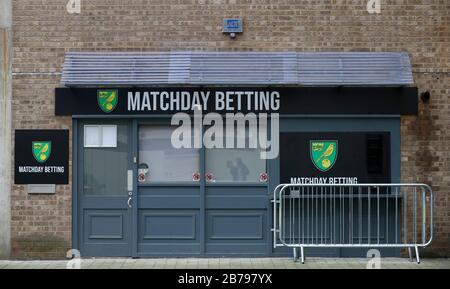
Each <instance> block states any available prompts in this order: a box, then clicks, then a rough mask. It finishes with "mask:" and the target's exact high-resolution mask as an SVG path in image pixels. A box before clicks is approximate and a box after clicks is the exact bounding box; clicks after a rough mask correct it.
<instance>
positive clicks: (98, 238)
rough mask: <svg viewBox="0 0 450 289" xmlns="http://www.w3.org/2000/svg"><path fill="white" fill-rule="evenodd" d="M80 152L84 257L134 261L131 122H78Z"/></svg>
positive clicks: (80, 241)
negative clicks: (129, 258)
mask: <svg viewBox="0 0 450 289" xmlns="http://www.w3.org/2000/svg"><path fill="white" fill-rule="evenodd" d="M77 146H78V151H77V158H78V160H77V161H78V163H77V179H78V182H77V187H78V188H77V190H78V216H77V217H78V244H79V248H80V251H81V254H82V256H131V255H132V227H133V226H132V205H133V189H132V184H130V181H132V175H130V173H131V172H132V171H129V170H131V169H132V161H131V150H132V138H131V122H128V121H122V120H121V121H111V120H109V121H108V120H101V121H100V120H93V121H89V120H83V121H80V122H79V125H78V145H77Z"/></svg>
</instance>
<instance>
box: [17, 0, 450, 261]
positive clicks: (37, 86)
mask: <svg viewBox="0 0 450 289" xmlns="http://www.w3.org/2000/svg"><path fill="white" fill-rule="evenodd" d="M381 2H382V6H381V14H378V15H377V14H368V13H367V12H366V10H365V7H366V3H367V0H305V1H302V0H211V1H207V0H198V1H194V0H102V1H100V0H81V3H82V7H81V8H82V11H81V14H79V15H76V14H74V15H70V14H68V13H67V12H66V8H65V5H66V3H67V0H34V1H29V0H14V1H13V5H14V6H13V41H14V52H13V53H14V56H13V57H14V59H13V72H14V73H15V74H14V78H13V128H14V129H20V128H64V129H67V128H69V129H70V128H71V120H70V118H61V117H55V116H54V107H53V101H54V87H56V86H59V76H58V75H52V73H54V72H59V71H60V70H61V67H62V63H63V60H64V53H65V52H67V51H105V50H108V51H125V50H126V51H160V50H163V51H167V50H239V51H294V50H295V51H407V52H408V53H410V55H411V61H412V65H413V71H414V79H415V82H416V84H417V85H418V87H419V91H424V90H429V91H430V92H431V100H430V102H429V103H427V104H422V103H420V112H419V115H418V116H417V117H411V116H408V117H403V119H402V178H403V181H421V182H422V181H423V182H427V183H430V184H431V185H432V186H433V188H434V190H435V192H436V201H437V203H436V214H435V215H436V220H435V225H436V229H435V239H434V242H433V245H432V246H431V247H430V248H428V249H427V250H426V252H427V254H429V255H446V256H450V238H449V237H450V209H449V208H450V197H449V196H450V129H449V127H450V100H449V93H450V2H449V1H447V0H382V1H381ZM224 17H243V18H244V34H243V35H239V36H238V37H237V40H230V39H229V37H228V36H226V35H223V34H222V33H221V20H222V18H224ZM12 238H13V240H12V241H13V257H16V258H39V257H45V258H61V257H63V256H64V252H65V250H66V249H68V248H69V247H70V239H71V188H70V185H67V186H57V193H56V194H55V195H52V196H42V195H37V196H35V195H33V196H31V195H27V194H26V188H25V187H24V186H16V185H14V186H13V188H12Z"/></svg>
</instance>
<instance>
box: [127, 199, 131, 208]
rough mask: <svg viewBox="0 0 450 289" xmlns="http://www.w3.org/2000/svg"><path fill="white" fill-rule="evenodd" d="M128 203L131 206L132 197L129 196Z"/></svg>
mask: <svg viewBox="0 0 450 289" xmlns="http://www.w3.org/2000/svg"><path fill="white" fill-rule="evenodd" d="M127 205H128V207H129V208H131V197H129V198H128V201H127Z"/></svg>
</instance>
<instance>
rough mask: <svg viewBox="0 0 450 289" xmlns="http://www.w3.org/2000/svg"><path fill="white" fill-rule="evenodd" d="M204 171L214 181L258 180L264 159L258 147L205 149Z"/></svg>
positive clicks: (263, 167)
mask: <svg viewBox="0 0 450 289" xmlns="http://www.w3.org/2000/svg"><path fill="white" fill-rule="evenodd" d="M205 161H206V163H205V167H206V173H211V174H212V178H213V180H214V181H216V182H259V181H260V175H261V174H262V173H265V172H266V160H264V159H261V158H260V150H259V149H207V150H206V151H205Z"/></svg>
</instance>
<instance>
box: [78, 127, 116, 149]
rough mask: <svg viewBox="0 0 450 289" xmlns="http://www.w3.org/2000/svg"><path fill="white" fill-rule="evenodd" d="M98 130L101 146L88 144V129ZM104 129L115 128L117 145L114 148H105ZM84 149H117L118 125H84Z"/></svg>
mask: <svg viewBox="0 0 450 289" xmlns="http://www.w3.org/2000/svg"><path fill="white" fill-rule="evenodd" d="M90 127H93V128H98V134H99V139H100V144H99V145H94V144H87V143H86V140H87V137H86V136H87V134H86V129H87V128H90ZM104 127H113V128H114V130H115V145H114V146H105V145H104V144H103V128H104ZM83 148H117V125H114V124H98V125H97V124H85V125H83Z"/></svg>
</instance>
